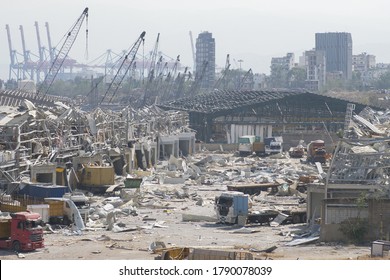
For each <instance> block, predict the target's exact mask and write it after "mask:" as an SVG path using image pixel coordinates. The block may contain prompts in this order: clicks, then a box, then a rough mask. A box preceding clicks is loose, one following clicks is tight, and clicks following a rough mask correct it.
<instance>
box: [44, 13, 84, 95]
mask: <svg viewBox="0 0 390 280" xmlns="http://www.w3.org/2000/svg"><path fill="white" fill-rule="evenodd" d="M85 19H86V21H87V28H86V36H87V39H88V8H85V9H84V11H83V12H82V14H81V15H80V17H79V18H78V19H77V21H76V23H75V24H74V25H73V27H72V28H71V29H70V30H69V31H68V32H67V34H66V38H65V41H64V43H63V45H62V47H61V49H60V51H59V52H58V54H57V55H56V56H55V58H54V60H53V62H52V64H51V66H50V69H49V71H48V72H47V74H46V76H45V79H44V81H43V82H42V84H41V85H40V87H39V89H38V91H37V94H41V93H42V94H47V93H48V91H49V89H50V87H51V85H52V84H53V82H54V79H55V78H56V76H57V74H58V72H59V71H60V69H61V66H62V64H63V63H64V61H65V59H66V57H67V56H68V53H69V51H70V49H71V48H72V46H73V43H74V42H75V40H76V38H77V35H78V33H79V31H80V28H81V25H82V24H83V22H84V20H85Z"/></svg>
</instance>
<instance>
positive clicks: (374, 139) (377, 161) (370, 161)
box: [308, 107, 390, 241]
mask: <svg viewBox="0 0 390 280" xmlns="http://www.w3.org/2000/svg"><path fill="white" fill-rule="evenodd" d="M389 121H390V119H389V118H388V112H387V111H386V112H381V111H375V110H373V109H371V108H368V107H367V108H365V109H364V110H362V111H361V112H360V114H351V115H350V120H349V124H348V127H347V129H346V131H345V138H343V139H340V141H339V142H338V145H337V147H336V149H335V152H334V155H333V159H332V162H331V164H330V166H329V170H328V171H327V173H326V174H325V173H324V174H323V175H324V176H323V177H324V178H323V179H324V183H322V184H317V185H312V186H311V187H309V190H308V218H309V219H316V218H320V220H321V239H322V240H323V241H338V240H343V239H347V238H348V233H349V234H350V235H352V236H349V238H360V241H362V240H389V237H390V181H389V178H390V177H389V175H390V173H389V172H390V169H389V167H390V165H389V163H390V149H389V148H390V147H389V141H390V138H389V128H390V127H389V124H390V122H389ZM346 233H347V234H346ZM353 234H355V236H353ZM359 234H360V236H356V235H359Z"/></svg>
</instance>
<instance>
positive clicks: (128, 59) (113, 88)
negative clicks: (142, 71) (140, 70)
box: [100, 31, 146, 104]
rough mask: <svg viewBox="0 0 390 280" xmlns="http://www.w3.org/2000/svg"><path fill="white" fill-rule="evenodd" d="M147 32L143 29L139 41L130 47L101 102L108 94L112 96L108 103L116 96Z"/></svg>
mask: <svg viewBox="0 0 390 280" xmlns="http://www.w3.org/2000/svg"><path fill="white" fill-rule="evenodd" d="M145 33H146V32H145V31H143V32H142V33H141V35H140V36H139V38H138V39H137V41H136V42H135V43H134V45H133V47H132V48H131V49H130V51H129V52H128V53H127V54H126V55H125V56H124V58H123V59H122V62H121V64H120V66H119V68H118V71H117V72H116V75H115V76H114V78H113V79H112V82H111V83H110V84H109V86H108V88H107V90H106V92H105V94H104V95H103V98H102V100H101V101H100V104H102V103H103V101H104V100H105V99H106V97H107V96H111V97H110V99H109V101H108V103H111V101H112V99H113V97H114V96H115V94H116V92H117V91H118V89H119V87H120V85H121V84H122V81H123V79H124V78H125V76H126V74H127V72H128V71H129V69H130V68H131V66H132V64H133V63H134V60H135V56H136V54H137V52H138V49H139V47H140V45H141V43H142V42H143V40H144V37H145ZM124 66H125V67H124Z"/></svg>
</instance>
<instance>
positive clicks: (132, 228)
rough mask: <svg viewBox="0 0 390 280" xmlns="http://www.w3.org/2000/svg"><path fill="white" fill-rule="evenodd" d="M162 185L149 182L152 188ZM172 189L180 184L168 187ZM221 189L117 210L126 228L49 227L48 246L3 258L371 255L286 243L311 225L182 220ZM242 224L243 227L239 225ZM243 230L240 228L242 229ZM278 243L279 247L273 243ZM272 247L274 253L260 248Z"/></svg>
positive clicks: (358, 249) (202, 211) (202, 209)
mask: <svg viewBox="0 0 390 280" xmlns="http://www.w3.org/2000/svg"><path fill="white" fill-rule="evenodd" d="M157 187H158V188H161V186H160V187H159V186H146V187H145V191H146V189H148V190H152V189H154V188H157ZM164 188H169V189H170V190H171V191H172V190H175V189H180V187H179V186H174V185H171V186H164ZM219 192H220V190H204V189H203V188H202V187H192V189H191V190H190V194H191V193H192V194H195V193H196V194H197V197H202V198H203V203H202V205H199V200H193V199H191V198H186V199H170V198H166V199H164V200H163V201H162V202H161V201H160V203H159V204H158V205H157V204H151V203H149V206H144V207H138V208H137V211H136V213H137V214H136V215H128V214H123V212H121V213H118V214H117V220H116V222H117V225H120V226H121V227H120V228H121V229H122V230H125V231H122V232H114V231H112V230H111V231H109V230H107V229H106V227H96V226H95V227H90V228H88V229H87V230H84V231H82V232H80V231H72V229H71V228H62V229H61V228H53V230H52V231H49V230H46V231H45V235H44V238H45V248H44V249H39V250H37V251H34V252H24V253H19V254H17V253H15V252H12V251H5V250H2V251H0V259H2V260H17V259H26V260H79V259H81V260H126V259H133V260H153V259H155V258H156V257H158V256H159V255H160V253H161V251H159V249H161V248H163V247H166V248H170V247H191V248H209V249H213V250H228V251H247V252H251V253H252V254H253V256H254V257H255V258H256V259H263V260H264V259H274V260H296V259H301V260H338V259H343V260H357V259H369V258H370V250H371V248H370V246H353V245H346V244H337V243H334V244H328V243H320V242H315V243H312V244H306V245H297V246H287V245H286V244H287V243H288V242H289V241H291V240H293V238H294V235H297V234H300V233H302V232H305V231H307V230H308V225H307V224H286V225H280V226H276V227H271V226H269V225H256V226H247V227H246V228H245V231H242V228H241V227H238V226H232V225H222V224H217V223H215V222H211V221H209V222H205V221H196V222H195V221H184V220H183V214H196V215H205V216H215V215H214V209H213V206H214V197H215V195H216V194H218V193H219ZM240 229H241V230H240ZM238 230H240V231H238ZM274 246H276V248H275V247H274ZM271 247H274V248H275V249H274V250H273V251H272V252H270V253H265V252H261V251H262V250H265V249H268V248H271Z"/></svg>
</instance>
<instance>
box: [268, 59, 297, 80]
mask: <svg viewBox="0 0 390 280" xmlns="http://www.w3.org/2000/svg"><path fill="white" fill-rule="evenodd" d="M294 61H295V56H294V54H293V53H287V54H286V56H283V57H273V58H272V59H271V75H270V82H271V86H272V87H287V86H288V73H289V71H290V70H291V69H292V68H293V67H294V65H295V62H294Z"/></svg>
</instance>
